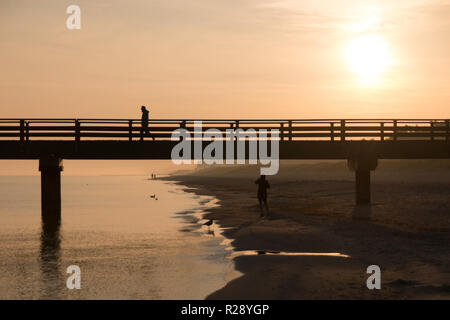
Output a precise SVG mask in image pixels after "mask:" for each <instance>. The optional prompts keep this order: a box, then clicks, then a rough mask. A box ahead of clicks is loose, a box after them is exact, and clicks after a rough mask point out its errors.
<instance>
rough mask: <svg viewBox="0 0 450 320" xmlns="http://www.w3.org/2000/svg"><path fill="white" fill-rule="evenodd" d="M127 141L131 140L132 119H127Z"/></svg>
mask: <svg viewBox="0 0 450 320" xmlns="http://www.w3.org/2000/svg"><path fill="white" fill-rule="evenodd" d="M128 141H129V142H131V141H133V120H128Z"/></svg>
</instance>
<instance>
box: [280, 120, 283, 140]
mask: <svg viewBox="0 0 450 320" xmlns="http://www.w3.org/2000/svg"><path fill="white" fill-rule="evenodd" d="M280 140H281V141H283V140H284V123H283V122H281V123H280Z"/></svg>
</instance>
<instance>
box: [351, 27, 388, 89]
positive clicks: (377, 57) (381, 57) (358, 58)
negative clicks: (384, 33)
mask: <svg viewBox="0 0 450 320" xmlns="http://www.w3.org/2000/svg"><path fill="white" fill-rule="evenodd" d="M346 58H347V62H348V66H349V69H350V71H352V72H353V73H355V74H356V75H358V76H359V78H360V80H362V81H364V82H367V83H373V82H376V81H377V80H379V77H380V75H381V74H382V73H383V72H385V71H386V70H387V68H388V67H389V66H390V65H391V64H392V58H391V54H390V52H389V47H388V45H387V43H386V41H384V39H383V38H382V37H381V36H379V35H374V34H371V35H364V36H360V37H358V38H354V39H353V40H351V41H350V42H349V43H348V45H347V48H346Z"/></svg>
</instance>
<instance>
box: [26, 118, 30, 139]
mask: <svg viewBox="0 0 450 320" xmlns="http://www.w3.org/2000/svg"><path fill="white" fill-rule="evenodd" d="M25 140H26V141H27V142H28V141H30V123H29V122H28V121H27V122H26V127H25Z"/></svg>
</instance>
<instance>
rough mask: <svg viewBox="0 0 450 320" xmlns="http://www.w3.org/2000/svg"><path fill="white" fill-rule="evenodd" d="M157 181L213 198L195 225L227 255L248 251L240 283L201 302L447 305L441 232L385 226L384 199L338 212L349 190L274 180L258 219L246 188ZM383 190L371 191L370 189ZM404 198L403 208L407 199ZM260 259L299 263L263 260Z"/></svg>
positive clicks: (437, 227) (448, 257)
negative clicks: (377, 272) (227, 246)
mask: <svg viewBox="0 0 450 320" xmlns="http://www.w3.org/2000/svg"><path fill="white" fill-rule="evenodd" d="M164 180H171V181H174V182H175V183H177V184H180V185H183V186H185V187H186V190H185V191H186V192H192V193H195V194H197V195H207V196H213V197H215V198H216V199H218V200H217V204H218V206H216V207H213V208H210V209H206V210H205V214H204V218H205V219H213V220H215V221H216V223H217V224H219V225H220V226H221V228H223V229H224V231H223V235H224V237H226V238H227V239H229V241H230V243H231V244H232V246H233V247H234V248H233V252H234V253H236V252H237V253H240V252H244V251H247V252H255V254H253V255H239V254H237V255H235V256H234V258H233V261H234V263H235V269H236V271H238V272H240V273H241V274H242V276H240V277H238V278H236V279H233V280H232V281H230V282H228V283H227V284H226V285H225V287H223V288H221V289H219V290H217V291H215V292H213V293H211V294H209V295H208V296H207V297H206V299H449V298H450V282H449V279H450V275H449V272H448V270H446V266H448V265H449V263H450V252H449V250H448V249H447V248H446V246H445V245H444V244H445V243H449V241H450V235H449V231H448V229H447V226H448V224H447V225H446V224H445V223H444V224H443V223H442V221H431V222H430V221H428V222H429V223H428V224H421V222H420V223H417V222H418V221H421V220H420V216H419V217H416V216H415V215H412V214H410V212H407V213H406V214H404V216H402V215H400V214H399V215H398V217H396V219H393V218H392V219H386V214H385V212H384V211H388V213H389V214H391V210H390V209H392V208H390V206H392V204H391V203H390V202H389V201H391V200H389V201H387V203H385V202H386V201H384V202H383V201H377V202H375V203H374V205H372V207H370V208H368V207H367V208H356V207H354V206H353V204H352V203H349V204H345V205H344V203H345V202H348V199H349V198H351V199H353V198H352V192H351V190H350V189H351V188H352V183H351V182H349V181H313V182H311V181H310V182H303V183H304V184H306V186H304V185H300V184H299V183H298V182H297V183H296V182H292V181H277V182H276V184H274V185H273V188H272V190H271V192H270V195H269V207H270V208H271V214H270V216H269V218H264V219H261V218H259V209H258V203H257V199H256V194H255V190H254V186H253V185H252V181H248V179H239V178H220V179H216V178H210V177H195V176H171V177H168V178H164ZM384 188H385V186H383V184H382V183H377V187H376V188H374V189H377V190H375V191H379V190H383V189H384ZM413 189H414V188H413ZM330 190H331V191H333V192H331V193H330ZM413 191H414V190H413ZM289 192H290V194H289ZM433 192H434V190H431V193H430V194H432V193H433ZM375 193H376V192H375ZM413 198H414V197H413ZM404 199H406V200H405V201H406V203H408V200H410V195H406V196H405V197H404ZM286 200H288V201H286ZM383 200H385V199H383ZM327 202H329V203H327ZM393 203H394V204H395V201H394V202H393ZM325 204H326V205H325ZM426 204H427V203H426V201H425V205H426ZM342 208H344V209H342ZM419 208H421V209H423V207H421V206H419ZM402 209H403V208H400V209H398V210H397V211H398V212H402ZM430 210H433V209H430ZM408 211H411V210H408ZM423 216H425V215H423ZM405 218H408V219H406V220H405ZM444 218H445V217H444ZM402 219H403V220H405V221H412V222H411V223H405V221H402ZM391 220H392V221H391ZM412 248H414V252H412V251H413V250H412ZM264 250H268V251H274V252H280V251H281V252H293V253H298V254H300V255H298V256H290V255H283V254H263V253H264V252H262V251H264ZM257 251H260V254H257ZM261 253H262V254H261ZM330 253H338V254H342V255H348V256H349V258H344V257H339V256H329V255H327V254H330ZM309 254H313V255H309ZM321 254H325V255H321ZM373 264H375V265H380V268H381V270H382V289H381V290H368V289H367V287H366V280H367V278H368V277H369V276H370V275H369V274H367V273H366V268H367V267H368V266H369V265H373Z"/></svg>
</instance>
